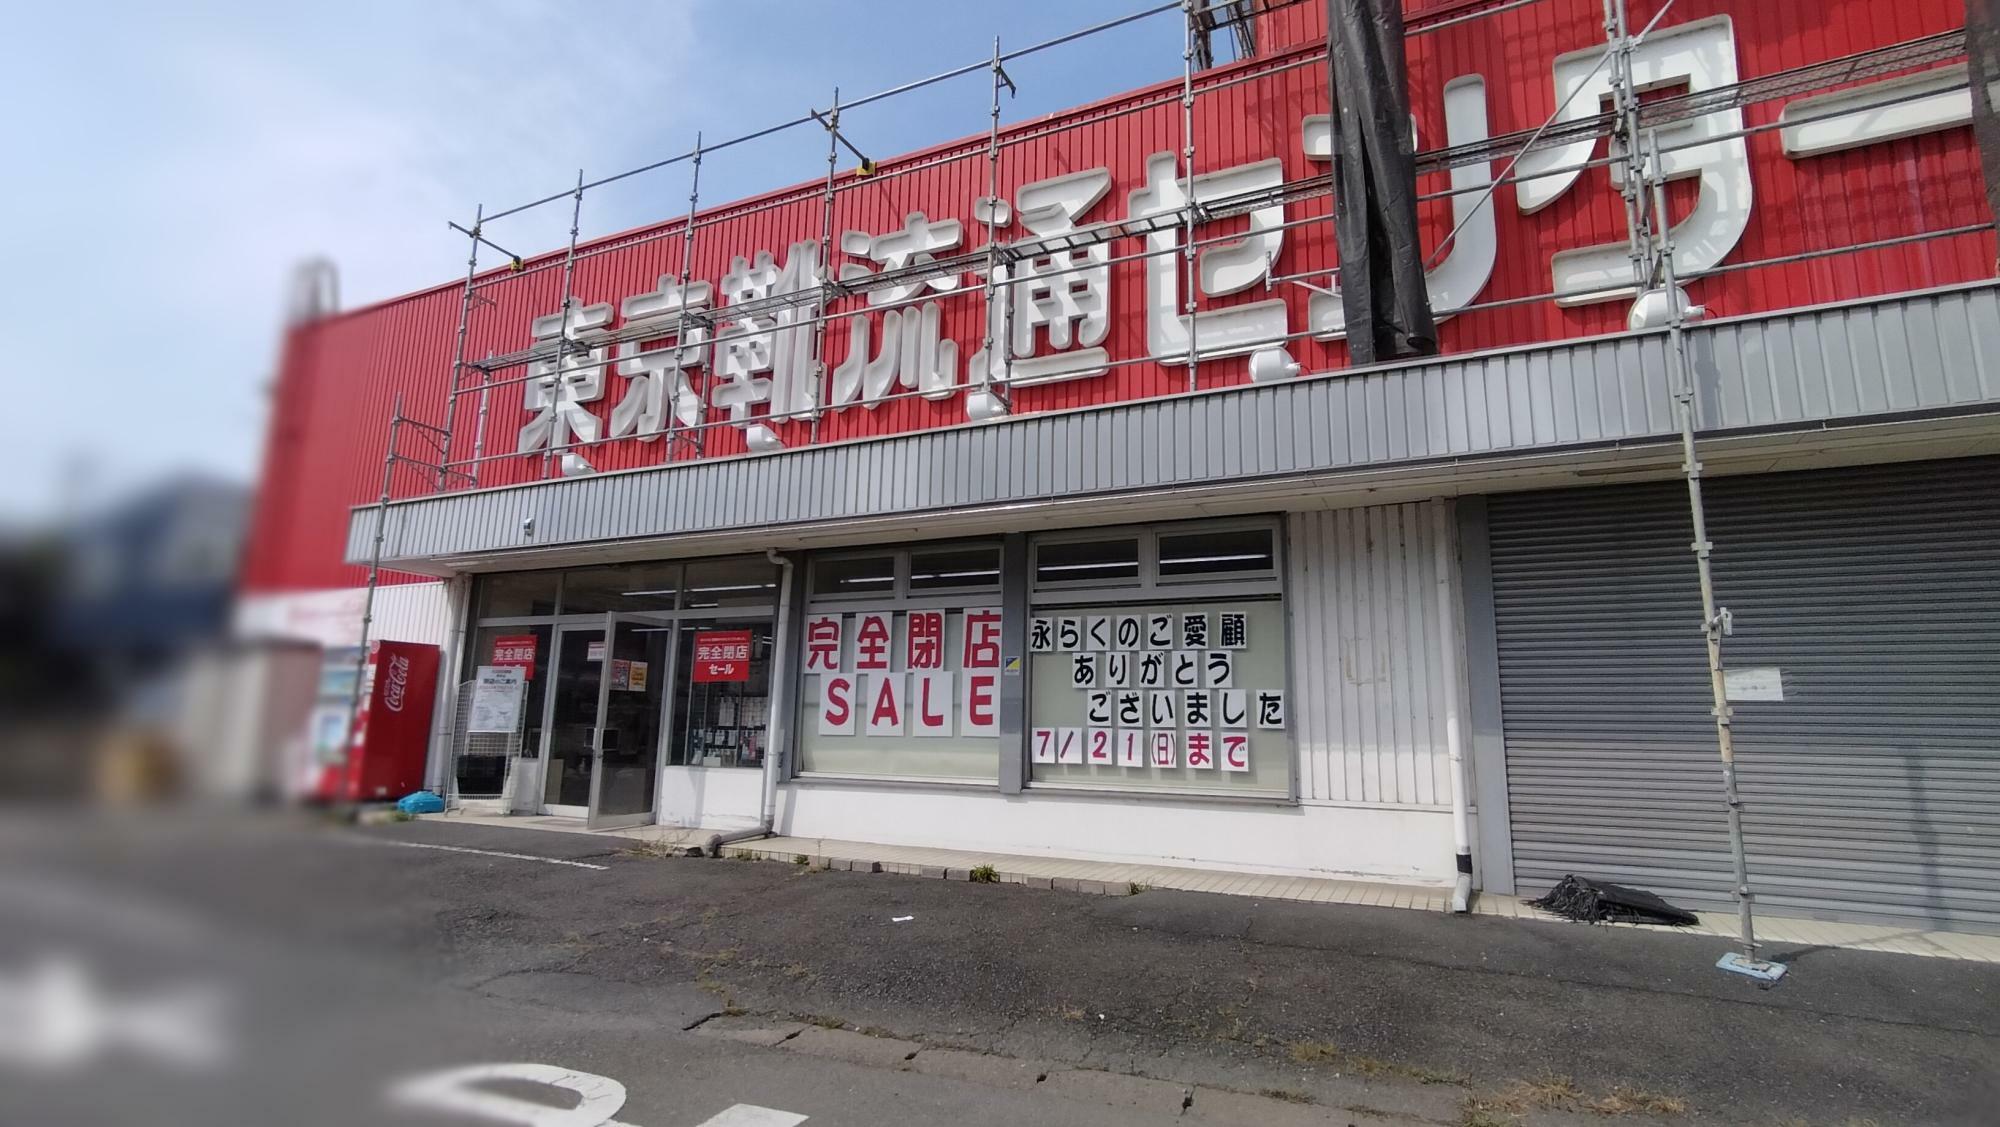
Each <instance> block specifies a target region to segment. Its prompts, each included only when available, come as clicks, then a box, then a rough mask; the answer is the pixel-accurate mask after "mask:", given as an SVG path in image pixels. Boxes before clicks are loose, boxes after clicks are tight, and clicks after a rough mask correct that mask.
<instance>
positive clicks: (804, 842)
mask: <svg viewBox="0 0 2000 1127" xmlns="http://www.w3.org/2000/svg"><path fill="white" fill-rule="evenodd" d="M424 817H425V818H427V819H432V820H438V821H443V822H447V823H451V824H456V825H480V826H494V827H499V828H504V829H531V830H544V831H554V832H559V833H589V834H593V835H596V836H604V837H616V838H621V839H629V840H632V841H638V842H643V843H645V844H647V845H649V846H652V847H654V848H659V849H663V850H678V849H691V848H694V847H697V846H699V845H701V844H702V843H704V842H706V841H707V840H708V839H709V838H710V837H712V836H713V835H714V834H715V833H716V832H718V831H715V830H699V829H679V828H676V827H672V826H633V827H630V828H626V829H616V830H586V829H584V828H583V826H582V825H581V824H580V823H579V822H578V821H577V820H576V819H574V818H557V817H548V816H541V815H516V816H511V817H510V816H495V815H463V814H430V815H425V816H424ZM726 852H728V853H730V854H731V855H735V856H747V857H754V858H757V859H760V860H768V861H791V860H794V859H796V858H799V857H804V858H806V859H807V861H808V863H810V864H813V865H817V866H820V867H828V866H832V867H836V868H842V869H859V870H860V871H864V872H883V873H900V874H903V875H907V876H929V877H943V878H947V879H957V880H964V879H966V878H967V876H968V875H969V874H970V873H971V872H972V871H973V870H975V869H979V868H982V867H990V868H991V869H992V870H993V871H994V878H995V880H996V881H998V882H999V883H1003V884H1025V885H1030V886H1034V887H1041V888H1050V887H1057V888H1062V889H1063V890H1065V891H1070V892H1077V891H1082V892H1097V893H1112V894H1124V893H1127V892H1129V891H1130V890H1131V889H1132V887H1133V886H1135V885H1136V886H1139V887H1142V888H1148V889H1175V890H1179V891H1183V892H1212V893H1216V894H1218V895H1222V896H1254V897H1260V898H1263V899H1267V900H1295V901H1301V902H1306V903H1315V904H1351V905H1355V906H1359V907H1373V908H1407V909H1415V910H1417V911H1426V912H1444V911H1448V910H1449V909H1450V907H1451V890H1450V889H1449V888H1444V887H1441V886H1428V885H1403V884H1391V883H1388V882H1383V881H1364V880H1331V879H1327V878H1322V877H1301V876H1274V875H1269V874H1261V873H1238V872H1227V871H1221V870H1215V869H1199V868H1189V867H1184V866H1178V865H1137V864H1123V863H1115V862H1103V861H1081V860H1075V859H1071V858H1062V857H1025V856H1019V855H1015V854H1006V853H980V852H973V851H969V850H960V849H934V848H926V847H920V846H908V845H880V844H873V843H869V842H859V841H835V840H831V839H827V838H804V837H783V836H776V837H769V838H760V839H753V840H750V841H744V842H739V843H737V844H734V845H731V846H728V847H727V848H726ZM1472 911H1473V913H1474V914H1475V915H1484V916H1499V917H1503V918H1507V919H1530V920H1546V921H1551V922H1563V921H1562V920H1561V917H1559V916H1555V915H1551V914H1550V913H1547V912H1540V911H1537V910H1535V909H1534V908H1531V907H1529V906H1528V905H1527V903H1526V902H1525V901H1524V900H1523V899H1521V898H1520V897H1517V896H1504V895H1499V894H1494V893H1479V894H1477V895H1476V896H1475V897H1474V898H1473V903H1472ZM1695 914H1696V916H1698V917H1699V918H1700V921H1701V922H1700V923H1698V924H1696V925H1693V926H1690V927H1664V926H1655V925H1648V924H1614V925H1607V926H1611V927H1615V928H1621V929H1624V928H1629V929H1632V930H1654V931H1668V932H1674V933H1677V934H1681V935H1701V936H1707V937H1710V938H1713V939H1719V940H1724V941H1727V940H1731V939H1734V938H1735V937H1736V935H1737V930H1736V928H1737V923H1736V915H1735V913H1734V912H1696V913H1695ZM1757 935H1758V938H1759V940H1760V941H1762V942H1763V943H1765V944H1766V945H1781V944H1782V945H1793V946H1808V947H1814V948H1820V947H1841V948H1848V949H1852V950H1857V951H1880V952H1886V953H1889V954H1897V955H1923V956H1927V957H1931V958H1948V959H1964V960H1968V961H1971V962H1978V963H1992V964H1996V965H2000V935H1972V934H1967V933H1962V932H1949V931H1929V930H1923V929H1917V928H1910V927H1899V926H1895V925H1888V924H1857V923H1841V922H1834V921H1828V920H1807V919H1796V918H1791V917H1786V916H1774V915H1767V914H1760V915H1759V916H1758V917H1757ZM1722 950H1723V948H1720V947H1718V949H1717V953H1718V954H1720V953H1721V951H1722Z"/></svg>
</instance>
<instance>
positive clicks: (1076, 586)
mask: <svg viewBox="0 0 2000 1127" xmlns="http://www.w3.org/2000/svg"><path fill="white" fill-rule="evenodd" d="M1246 529H1260V530H1266V531H1268V532H1270V534H1271V566H1270V567H1268V568H1246V569H1243V570H1242V571H1238V572H1211V573H1208V574H1204V575H1190V576H1168V577H1165V578H1162V577H1161V576H1160V537H1161V536H1162V535H1163V534H1164V535H1167V536H1178V535H1185V534H1189V533H1196V534H1198V533H1204V532H1235V531H1242V530H1246ZM1133 538H1136V539H1137V540H1138V542H1139V575H1138V577H1137V578H1136V579H1076V580H1064V579H1059V580H1053V581H1049V582H1040V581H1038V580H1037V579H1036V575H1037V574H1038V573H1039V572H1040V570H1041V549H1042V547H1043V545H1045V544H1077V543H1090V542H1094V541H1102V540H1123V539H1133ZM1027 579H1028V606H1029V609H1030V610H1033V609H1037V608H1044V607H1060V606H1065V605H1074V606H1082V605H1087V604H1091V603H1106V602H1113V603H1139V602H1149V601H1157V600H1160V599H1188V600H1197V599H1219V598H1243V597H1250V596H1256V595H1275V596H1277V597H1278V598H1280V599H1283V598H1284V595H1285V528H1284V521H1283V520H1282V519H1281V518H1279V517H1276V516H1253V517H1225V518H1221V519H1218V520H1185V521H1157V522H1153V523H1150V524H1132V525H1120V526H1116V527H1112V528H1088V529H1069V530H1065V531H1062V532H1048V533H1042V534H1040V535H1037V536H1035V537H1033V538H1031V539H1030V540H1029V542H1028V576H1027Z"/></svg>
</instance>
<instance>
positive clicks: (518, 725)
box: [453, 625, 551, 798]
mask: <svg viewBox="0 0 2000 1127" xmlns="http://www.w3.org/2000/svg"><path fill="white" fill-rule="evenodd" d="M550 632H551V628H550V627H549V626H547V625H534V626H482V627H479V628H478V629H476V630H474V631H473V632H472V662H471V665H472V668H473V676H472V678H470V680H472V681H473V682H475V685H476V683H477V682H478V680H479V678H480V675H481V674H483V673H486V672H488V671H490V670H507V669H519V670H520V671H521V674H522V677H523V679H524V682H525V683H524V684H522V685H521V686H520V688H519V691H518V693H513V692H510V693H508V694H506V696H505V697H504V698H503V699H504V700H505V701H506V702H507V703H508V704H509V705H510V706H511V705H512V704H513V702H514V701H515V700H516V699H518V702H519V707H518V708H517V709H514V708H511V707H510V709H508V710H504V711H496V709H495V708H494V702H493V701H488V700H482V699H481V698H480V696H479V693H478V692H477V691H476V690H475V691H474V692H472V693H461V699H463V700H464V701H465V705H464V708H465V712H464V714H463V715H462V716H461V717H460V723H459V725H458V728H459V730H458V731H457V732H456V733H455V734H454V756H453V772H454V774H455V776H456V783H457V787H458V793H459V794H460V795H462V796H464V797H468V798H488V797H497V796H498V795H500V794H501V793H502V791H503V789H504V787H505V785H506V780H507V773H508V772H509V771H510V770H512V769H513V768H512V764H511V762H510V761H511V760H512V759H514V758H515V757H517V756H518V757H520V758H525V759H534V758H536V757H538V756H539V755H540V754H541V747H542V701H543V694H544V693H545V692H546V691H547V688H548V673H549V636H550ZM505 711H512V712H513V714H514V718H513V722H512V727H511V728H510V729H509V728H507V725H506V724H505V720H506V716H505ZM475 729H476V730H475ZM503 729H506V730H503Z"/></svg>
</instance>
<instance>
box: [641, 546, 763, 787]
mask: <svg viewBox="0 0 2000 1127" xmlns="http://www.w3.org/2000/svg"><path fill="white" fill-rule="evenodd" d="M690 570H692V569H690ZM693 586H694V585H693V583H692V582H690V585H689V589H690V591H692V590H693ZM678 641H679V646H680V650H679V653H678V655H677V661H676V664H675V669H676V670H677V672H676V674H675V681H676V682H677V683H676V684H675V686H674V715H673V727H672V729H671V731H670V732H669V740H668V744H667V762H668V763H669V764H671V765H673V766H676V767H762V766H763V765H764V755H765V753H766V751H767V750H768V749H767V748H766V747H765V740H766V737H767V735H768V733H769V730H770V729H769V725H770V720H771V652H772V629H771V620H770V619H768V618H766V619H756V620H749V621H746V620H743V619H719V620H701V621H690V620H687V619H683V620H682V621H681V623H680V626H679V628H678Z"/></svg>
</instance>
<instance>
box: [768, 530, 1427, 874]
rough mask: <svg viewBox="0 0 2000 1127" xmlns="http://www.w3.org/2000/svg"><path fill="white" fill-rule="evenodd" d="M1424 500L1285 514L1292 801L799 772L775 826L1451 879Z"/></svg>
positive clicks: (1297, 870)
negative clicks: (870, 780)
mask: <svg viewBox="0 0 2000 1127" xmlns="http://www.w3.org/2000/svg"><path fill="white" fill-rule="evenodd" d="M1432 521H1433V513H1432V505H1431V503H1428V502H1426V503H1416V504H1405V505H1389V506H1379V507H1375V508H1365V509H1348V510H1339V511H1329V512H1311V513H1300V514H1294V515H1293V516H1292V517H1291V518H1290V520H1289V522H1288V526H1287V533H1288V539H1289V545H1288V557H1287V574H1286V590H1285V599H1286V606H1287V608H1288V611H1289V617H1290V628H1291V700H1292V708H1291V712H1292V724H1293V731H1292V736H1293V746H1294V755H1295V756H1296V760H1297V761H1296V770H1297V778H1298V794H1299V804H1298V805H1296V806H1291V805H1285V804H1276V803H1230V802H1214V801H1208V802H1204V801H1201V800H1199V799H1162V798H1159V797H1152V796H1148V797H1133V798H1122V797H1118V796H1114V795H1072V794H1057V793H1052V792H1050V791H1047V790H1042V791H1037V790H1035V789H1034V788H1032V787H1030V788H1029V790H1028V792H1027V793H1025V794H1021V795H1002V794H997V793H994V792H991V791H987V790H975V789H970V788H968V789H965V790H962V791H961V790H955V789H951V790H941V789H939V788H931V787H923V788H919V787H899V786H890V785H883V786H869V785H866V784H846V783H844V784H840V785H828V784H813V783H803V784H801V783H793V784H789V785H787V786H786V787H784V788H783V794H782V798H781V804H780V808H779V818H778V827H777V828H778V831H779V832H781V833H787V834H795V835H800V836H804V837H818V838H830V839H835V840H850V841H868V842H880V843H884V844H894V845H919V846H937V847H944V848H955V849H967V850H979V851H989V852H997V853H1014V854H1023V855H1030V856H1051V857H1075V858H1079V859H1083V860H1097V861H1112V862H1124V863H1144V864H1169V865H1185V866H1189V867H1195V868H1213V869H1227V870H1237V871H1247V872H1273V873H1289V874H1297V875H1306V876H1320V877H1364V878H1374V879H1379V880H1392V881H1400V882H1404V883H1420V884H1439V885H1444V884H1449V883H1451V881H1452V879H1453V877H1454V875H1455V867H1454V852H1453V847H1452V829H1451V774H1450V764H1449V760H1448V757H1447V754H1446V749H1445V735H1444V716H1443V708H1444V705H1443V694H1442V692H1441V691H1440V689H1439V685H1440V683H1441V682H1440V678H1442V677H1443V676H1444V675H1445V669H1446V663H1445V661H1444V655H1443V653H1442V652H1441V650H1440V648H1439V645H1438V627H1437V586H1436V583H1437V572H1436V565H1435V562H1434V557H1433V540H1432V536H1433V533H1432V527H1433V525H1432Z"/></svg>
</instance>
